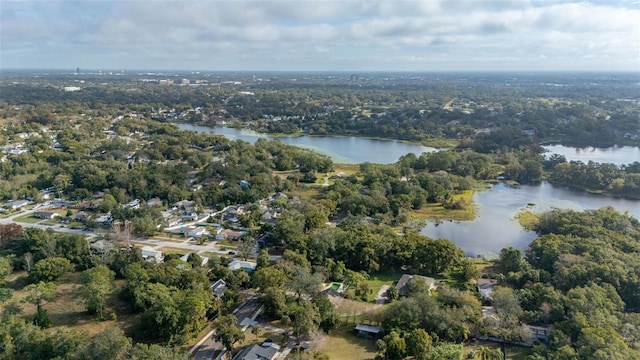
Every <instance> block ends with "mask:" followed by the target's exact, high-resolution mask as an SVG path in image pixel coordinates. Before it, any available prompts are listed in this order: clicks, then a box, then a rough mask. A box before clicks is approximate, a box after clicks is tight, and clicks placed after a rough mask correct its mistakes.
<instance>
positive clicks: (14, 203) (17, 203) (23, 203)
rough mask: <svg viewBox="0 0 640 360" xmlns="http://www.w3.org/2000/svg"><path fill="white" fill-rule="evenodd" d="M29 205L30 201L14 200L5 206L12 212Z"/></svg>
mask: <svg viewBox="0 0 640 360" xmlns="http://www.w3.org/2000/svg"><path fill="white" fill-rule="evenodd" d="M29 203H30V201H29V200H13V201H9V202H8V203H6V204H4V207H5V208H7V209H11V210H18V209H21V208H23V207H25V206H27V205H29Z"/></svg>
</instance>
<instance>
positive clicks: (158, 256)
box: [142, 246, 164, 263]
mask: <svg viewBox="0 0 640 360" xmlns="http://www.w3.org/2000/svg"><path fill="white" fill-rule="evenodd" d="M142 258H143V259H144V261H146V262H155V263H161V262H162V261H163V260H164V254H163V253H162V251H157V250H154V249H153V248H151V247H149V246H145V247H143V248H142Z"/></svg>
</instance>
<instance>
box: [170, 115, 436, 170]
mask: <svg viewBox="0 0 640 360" xmlns="http://www.w3.org/2000/svg"><path fill="white" fill-rule="evenodd" d="M176 125H177V126H178V127H179V128H180V129H182V130H191V131H197V132H200V133H206V134H218V135H223V136H224V137H226V138H228V139H231V140H244V141H247V142H250V143H254V142H256V140H258V139H260V138H266V139H277V140H280V141H282V142H283V143H285V144H289V145H295V146H299V147H302V148H305V149H311V150H314V151H316V152H318V153H320V154H324V155H327V156H329V157H331V160H333V162H335V163H338V164H360V163H364V162H373V163H378V164H392V163H394V162H396V161H398V159H399V158H400V157H401V156H403V155H406V154H408V153H411V152H412V153H414V154H416V155H417V156H420V154H422V153H423V152H432V151H437V149H436V148H432V147H428V146H420V145H415V144H407V143H403V142H401V141H394V140H377V139H367V138H361V137H355V136H296V137H287V136H277V137H275V136H270V135H268V134H261V133H257V132H255V131H251V130H247V129H234V128H230V127H223V126H215V127H210V126H198V125H191V124H176Z"/></svg>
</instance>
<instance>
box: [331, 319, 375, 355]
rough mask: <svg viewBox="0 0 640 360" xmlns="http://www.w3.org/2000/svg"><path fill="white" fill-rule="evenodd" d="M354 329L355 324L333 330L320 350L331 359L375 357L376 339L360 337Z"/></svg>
mask: <svg viewBox="0 0 640 360" xmlns="http://www.w3.org/2000/svg"><path fill="white" fill-rule="evenodd" d="M352 330H353V326H344V327H341V328H338V329H335V330H333V331H331V334H330V335H328V336H327V337H326V339H324V340H323V342H322V343H321V344H320V346H319V347H318V351H319V352H322V353H324V354H326V355H327V356H328V357H329V359H331V360H365V359H373V358H374V357H375V356H376V354H377V348H376V343H375V340H372V339H366V338H361V337H358V336H356V335H355V334H354V333H353V331H352Z"/></svg>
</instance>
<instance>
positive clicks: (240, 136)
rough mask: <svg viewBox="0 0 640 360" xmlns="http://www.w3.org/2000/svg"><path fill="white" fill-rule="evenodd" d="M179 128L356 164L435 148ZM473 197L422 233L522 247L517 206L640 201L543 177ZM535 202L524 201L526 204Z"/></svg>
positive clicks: (626, 207) (636, 156)
mask: <svg viewBox="0 0 640 360" xmlns="http://www.w3.org/2000/svg"><path fill="white" fill-rule="evenodd" d="M177 125H178V126H179V127H180V128H181V129H183V130H192V131H198V132H202V133H215V134H220V135H224V136H225V137H227V138H229V139H231V140H244V141H248V142H251V143H253V142H255V141H256V140H258V139H259V138H261V137H264V138H267V139H278V140H280V141H282V142H283V143H287V144H291V145H296V146H300V147H304V148H307V149H312V150H315V151H317V152H319V153H322V154H325V155H328V156H330V157H331V158H332V160H333V161H334V162H336V163H350V164H359V163H363V162H367V161H368V162H373V163H380V164H390V163H394V162H396V161H397V160H398V159H399V158H400V157H401V156H403V155H406V154H408V153H410V152H413V153H414V154H416V155H419V154H421V153H422V152H425V151H427V152H428V151H437V149H434V148H429V147H425V146H420V145H414V144H406V143H402V142H399V141H392V140H375V139H367V138H358V137H343V136H323V137H316V136H300V137H272V136H269V135H266V134H259V133H256V132H253V131H250V130H246V129H234V128H228V127H207V126H197V125H191V124H177ZM545 148H546V149H548V150H549V151H550V153H549V154H551V153H558V154H561V155H564V156H565V157H566V158H567V160H580V161H583V162H588V161H589V160H591V161H597V162H610V163H615V164H629V163H632V162H634V161H640V148H638V147H631V146H622V147H613V148H608V149H600V148H586V149H578V148H572V147H567V146H562V145H550V146H545ZM474 202H475V204H476V206H478V211H477V214H478V218H477V219H476V220H474V221H468V222H449V221H445V222H441V223H439V224H437V225H436V224H435V223H429V224H428V225H427V226H426V227H425V228H424V229H423V230H422V233H423V234H424V235H427V236H429V237H431V238H446V239H450V240H452V241H453V242H455V243H456V245H458V246H459V247H460V248H461V249H463V250H464V251H465V252H466V253H467V254H468V255H470V256H476V255H478V254H484V253H486V252H495V253H498V252H499V251H500V249H502V248H504V247H508V246H515V247H518V248H525V247H526V246H527V245H528V244H529V243H530V242H531V241H532V240H533V239H535V237H536V234H535V233H533V232H530V231H526V230H524V229H523V228H522V227H521V226H520V224H519V223H518V221H517V220H515V219H514V216H515V215H516V214H517V213H518V212H520V211H521V210H523V209H529V210H531V211H533V212H543V211H546V210H549V209H554V208H559V209H574V210H584V209H598V208H601V207H604V206H613V207H614V208H616V209H617V210H619V211H621V212H624V211H628V212H629V214H630V215H632V216H633V217H635V218H636V219H640V201H639V200H626V199H620V198H613V197H607V196H600V195H593V194H588V193H585V192H581V191H574V190H570V189H566V188H562V187H555V186H552V185H551V184H549V183H546V182H543V183H541V184H539V185H531V186H529V185H527V186H519V187H509V186H506V185H504V184H498V185H495V186H493V187H492V188H491V189H490V190H488V191H481V192H477V193H476V194H475V195H474ZM530 203H531V204H535V205H534V206H527V204H530Z"/></svg>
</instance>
